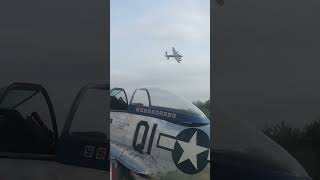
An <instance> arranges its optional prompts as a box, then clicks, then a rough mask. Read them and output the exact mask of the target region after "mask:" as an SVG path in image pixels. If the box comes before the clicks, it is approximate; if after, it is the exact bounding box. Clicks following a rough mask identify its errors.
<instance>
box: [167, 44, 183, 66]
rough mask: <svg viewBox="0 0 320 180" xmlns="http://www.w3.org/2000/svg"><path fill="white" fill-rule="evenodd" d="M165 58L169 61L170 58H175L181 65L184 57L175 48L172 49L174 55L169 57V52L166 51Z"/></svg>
mask: <svg viewBox="0 0 320 180" xmlns="http://www.w3.org/2000/svg"><path fill="white" fill-rule="evenodd" d="M165 57H166V58H167V59H169V58H170V57H174V58H175V59H176V61H177V62H178V63H180V61H181V58H182V55H180V54H179V53H178V51H176V50H175V49H174V47H172V55H168V53H167V51H166V55H165Z"/></svg>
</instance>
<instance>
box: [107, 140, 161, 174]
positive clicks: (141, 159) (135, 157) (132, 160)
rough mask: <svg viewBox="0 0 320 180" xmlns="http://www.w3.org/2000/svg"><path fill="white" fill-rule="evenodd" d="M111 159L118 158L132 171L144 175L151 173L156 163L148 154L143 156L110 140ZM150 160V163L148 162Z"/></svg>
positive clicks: (118, 160)
mask: <svg viewBox="0 0 320 180" xmlns="http://www.w3.org/2000/svg"><path fill="white" fill-rule="evenodd" d="M110 159H111V160H116V161H117V162H119V163H121V164H122V165H123V166H125V167H126V168H128V169H130V170H131V171H132V172H134V173H137V174H143V175H151V174H152V169H155V168H156V167H155V163H152V162H153V160H152V159H148V157H147V156H143V154H140V153H138V152H136V151H134V150H132V151H131V150H130V149H128V148H127V147H126V146H124V145H121V144H117V143H113V142H110ZM148 162H149V163H148Z"/></svg>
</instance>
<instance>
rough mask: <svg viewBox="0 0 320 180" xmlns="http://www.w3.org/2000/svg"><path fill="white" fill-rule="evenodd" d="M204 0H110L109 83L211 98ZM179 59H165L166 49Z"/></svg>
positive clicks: (207, 23)
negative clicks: (180, 60) (179, 59)
mask: <svg viewBox="0 0 320 180" xmlns="http://www.w3.org/2000/svg"><path fill="white" fill-rule="evenodd" d="M209 16H210V9H209V0H162V1H146V0H138V1H134V3H133V2H132V1H129V0H121V1H118V0H112V1H111V24H110V28H111V35H110V37H111V42H110V44H111V52H110V53H111V59H110V66H111V68H110V70H111V78H110V81H111V87H115V86H117V87H123V88H125V89H128V90H129V94H131V92H132V91H133V90H134V89H135V88H137V87H142V86H156V87H161V88H164V89H167V90H169V91H172V92H174V93H176V94H180V95H182V96H184V97H186V98H187V99H189V100H191V101H195V100H198V99H200V100H208V99H209V98H210V39H209V38H210V17H209ZM172 46H175V47H176V49H177V50H178V51H179V53H181V54H182V55H183V59H182V62H181V63H180V64H177V62H175V61H173V59H172V61H168V60H167V59H166V58H165V57H164V54H165V51H168V53H170V54H171V53H172V51H171V47H172Z"/></svg>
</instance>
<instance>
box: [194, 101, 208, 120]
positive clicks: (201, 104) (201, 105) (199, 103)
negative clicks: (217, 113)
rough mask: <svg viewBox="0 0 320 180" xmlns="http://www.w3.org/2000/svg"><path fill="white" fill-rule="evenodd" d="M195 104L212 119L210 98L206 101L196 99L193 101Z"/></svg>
mask: <svg viewBox="0 0 320 180" xmlns="http://www.w3.org/2000/svg"><path fill="white" fill-rule="evenodd" d="M193 104H194V105H195V106H197V107H198V108H199V109H200V110H201V111H202V112H203V113H204V114H205V115H206V116H207V117H208V118H209V119H211V115H210V114H211V113H210V100H207V101H205V102H202V101H199V100H198V101H195V102H193Z"/></svg>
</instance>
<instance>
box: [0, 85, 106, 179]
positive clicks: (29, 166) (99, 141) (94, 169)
mask: <svg viewBox="0 0 320 180" xmlns="http://www.w3.org/2000/svg"><path fill="white" fill-rule="evenodd" d="M98 91H101V93H100V94H99V93H97V92H98ZM108 92H109V85H108V84H105V85H92V84H89V85H87V86H85V87H83V88H82V89H81V91H80V92H79V94H78V95H77V96H76V99H75V100H74V103H73V104H72V106H71V108H70V113H69V115H68V117H67V120H66V121H65V125H64V128H63V131H62V133H61V135H59V133H58V127H57V123H56V122H57V120H56V115H55V112H54V108H53V104H52V102H51V99H50V97H49V94H48V93H47V91H46V90H45V88H44V87H42V86H41V85H39V84H32V83H12V84H11V85H8V86H5V87H3V88H0V139H1V141H0V167H1V168H0V177H2V178H6V179H17V180H18V179H34V180H40V179H49V180H63V179H79V180H81V179H83V180H85V179H101V180H102V179H107V178H108V177H109V173H108V172H107V171H108V169H109V167H108V166H109V163H108V162H107V156H108V151H109V148H108V145H107V136H106V134H107V133H106V129H107V121H106V119H108V114H107V113H106V109H108V107H106V106H105V105H104V104H109V100H108V99H109V94H108ZM95 94H99V95H100V96H99V97H98V98H96V99H94V101H93V102H94V103H92V101H91V103H90V101H89V100H90V99H92V98H93V97H95V96H96V95H95ZM97 99H98V100H99V101H98V100H97ZM101 101H104V102H105V103H104V104H103V103H98V102H101ZM95 104H97V106H95ZM87 107H92V108H87ZM98 112H100V113H98ZM61 122H63V120H62V121H61Z"/></svg>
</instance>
